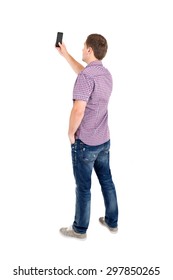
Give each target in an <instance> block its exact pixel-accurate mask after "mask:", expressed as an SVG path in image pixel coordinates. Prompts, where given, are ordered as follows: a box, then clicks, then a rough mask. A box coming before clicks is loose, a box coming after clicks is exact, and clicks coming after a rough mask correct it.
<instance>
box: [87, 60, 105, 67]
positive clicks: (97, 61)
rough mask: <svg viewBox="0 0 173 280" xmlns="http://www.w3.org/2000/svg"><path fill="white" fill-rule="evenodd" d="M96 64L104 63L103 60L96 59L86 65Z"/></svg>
mask: <svg viewBox="0 0 173 280" xmlns="http://www.w3.org/2000/svg"><path fill="white" fill-rule="evenodd" d="M94 65H102V61H101V60H94V61H92V62H90V63H89V64H88V65H87V66H86V67H90V66H94Z"/></svg>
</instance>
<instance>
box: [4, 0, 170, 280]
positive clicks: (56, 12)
mask: <svg viewBox="0 0 173 280" xmlns="http://www.w3.org/2000/svg"><path fill="white" fill-rule="evenodd" d="M171 2H172V1H166V0H164V1H160V0H158V1H154V0H150V1H149V0H145V1H139V0H136V1H135V0H132V1H127V0H126V1H125V0H121V1H102V0H99V1H97V0H96V1H91V0H88V1H79V0H73V1H70V0H69V1H67V0H63V1H58V0H57V1H55V0H49V1H44V0H42V1H37V0H34V1H33V0H30V1H22V0H16V1H8V0H6V1H1V4H0V37H1V39H0V41H1V43H0V71H1V73H0V74H1V76H0V77H1V81H0V162H1V169H0V180H1V181H0V184H1V186H0V188H1V194H0V207H1V209H0V213H1V230H0V232H1V239H0V240H1V243H2V244H1V249H0V252H1V272H0V273H1V275H2V276H1V278H2V279H4V280H6V279H26V276H23V277H22V276H13V269H14V268H17V267H18V266H19V265H20V266H21V267H22V268H30V267H31V266H32V267H35V266H36V267H38V268H52V267H54V266H56V267H57V268H58V267H59V268H66V267H67V266H68V265H70V266H71V267H74V268H97V269H98V270H101V269H103V270H104V272H103V273H102V274H101V273H100V275H99V276H95V277H94V276H92V277H91V276H90V277H89V276H85V277H84V276H83V277H82V278H84V279H90V278H92V279H105V274H106V267H108V266H148V267H155V266H159V267H161V275H160V276H148V277H147V276H145V279H170V275H171V268H170V266H171V258H172V257H171V253H172V234H173V232H172V212H173V207H172V195H171V193H172V192H171V189H172V187H173V180H172V171H173V148H172V143H173V136H172V126H173V125H172V120H173V112H172V111H173V110H172V107H173V104H172V94H173V86H172V78H173V66H172V65H173V52H172V50H173V41H172V34H173V30H172V29H173V28H172V26H173V17H172V14H173V9H172V7H171ZM57 31H61V32H64V43H65V44H66V46H67V49H68V51H69V52H70V53H71V54H72V55H73V56H74V57H75V58H76V60H78V61H80V62H81V63H82V60H81V57H82V48H83V43H84V41H85V39H86V37H87V35H89V34H90V33H101V34H102V35H104V36H105V37H106V38H107V40H108V44H109V50H108V54H107V56H106V58H105V59H104V60H103V63H104V65H105V66H106V67H107V68H108V69H109V70H110V71H111V73H112V75H113V79H114V90H113V93H112V97H111V101H110V106H109V115H110V118H109V124H110V130H111V170H112V174H113V178H114V182H115V185H116V189H117V194H118V201H119V211H120V216H119V232H118V234H116V235H113V234H111V233H110V232H109V231H108V230H107V229H105V228H104V227H101V226H100V224H99V223H98V218H99V217H100V216H102V215H104V205H103V201H102V196H101V192H100V186H99V184H98V182H97V179H96V177H95V174H93V181H92V182H93V184H92V210H91V222H90V226H89V229H88V238H87V240H86V241H83V242H81V241H79V240H73V239H70V238H69V239H68V238H64V237H62V236H61V235H60V234H59V228H60V227H62V226H69V225H70V224H71V223H72V222H73V215H74V202H75V195H74V192H75V184H74V179H73V174H72V166H71V154H70V152H71V151H70V145H69V140H68V137H67V129H68V119H69V114H70V110H71V106H72V89H73V84H74V82H75V79H76V75H75V73H73V72H72V70H71V69H70V67H69V65H68V64H67V62H66V61H65V60H64V58H63V57H61V56H60V55H59V54H58V52H57V51H56V49H55V48H54V44H55V40H56V33H57ZM56 277H57V278H58V276H55V277H54V278H53V277H51V276H47V277H46V276H45V277H43V276H40V277H39V278H40V279H55V278H56ZM115 277H116V276H106V278H110V279H115ZM124 277H125V276H120V279H124ZM141 277H142V276H141ZM141 277H140V276H138V277H137V276H133V278H132V277H131V278H132V279H141ZM31 278H32V277H31V276H30V277H29V278H27V279H31ZM59 278H60V277H59ZM75 278H76V279H78V278H79V277H77V276H76V277H73V279H75ZM80 278H81V277H80ZM34 279H35V278H34ZM69 279H70V276H69Z"/></svg>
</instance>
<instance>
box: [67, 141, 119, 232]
mask: <svg viewBox="0 0 173 280" xmlns="http://www.w3.org/2000/svg"><path fill="white" fill-rule="evenodd" d="M109 149H110V141H108V142H106V143H104V144H102V145H98V146H88V145H86V144H84V143H83V142H82V141H81V140H79V139H77V140H76V141H75V143H74V144H72V145H71V151H72V163H73V173H74V177H75V182H76V207H75V218H74V222H73V229H74V230H75V231H76V232H78V233H86V231H87V229H88V226H89V220H90V203H91V176H92V170H93V169H94V170H95V172H96V175H97V177H98V180H99V183H100V185H101V190H102V194H103V199H104V204H105V221H106V223H107V224H108V226H110V227H117V225H118V204H117V196H116V190H115V185H114V183H113V181H112V175H111V170H110V166H109Z"/></svg>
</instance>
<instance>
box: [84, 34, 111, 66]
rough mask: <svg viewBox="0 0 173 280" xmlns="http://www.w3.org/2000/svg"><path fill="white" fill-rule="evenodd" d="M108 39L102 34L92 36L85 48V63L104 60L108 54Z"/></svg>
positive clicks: (87, 40) (89, 37)
mask: <svg viewBox="0 0 173 280" xmlns="http://www.w3.org/2000/svg"><path fill="white" fill-rule="evenodd" d="M107 49H108V45H107V41H106V39H105V38H104V37H103V36H102V35H100V34H90V35H89V36H88V37H87V39H86V42H85V43H84V48H83V61H85V62H86V63H90V62H91V61H94V60H102V59H103V58H104V57H105V55H106V53H107Z"/></svg>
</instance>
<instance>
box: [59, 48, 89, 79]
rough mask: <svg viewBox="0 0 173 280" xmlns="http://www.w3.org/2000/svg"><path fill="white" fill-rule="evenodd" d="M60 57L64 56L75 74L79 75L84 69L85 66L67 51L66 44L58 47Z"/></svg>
mask: <svg viewBox="0 0 173 280" xmlns="http://www.w3.org/2000/svg"><path fill="white" fill-rule="evenodd" d="M56 49H57V50H58V52H59V53H60V55H62V56H63V57H64V58H65V59H66V61H67V62H68V63H69V64H70V66H71V67H72V69H73V70H74V72H75V73H77V74H79V73H80V72H81V71H82V70H83V69H84V66H83V65H82V64H80V63H79V62H78V61H76V60H75V59H74V58H73V57H72V56H71V55H70V54H69V53H68V51H67V49H66V46H65V44H64V43H62V44H61V43H59V48H58V47H56Z"/></svg>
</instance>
